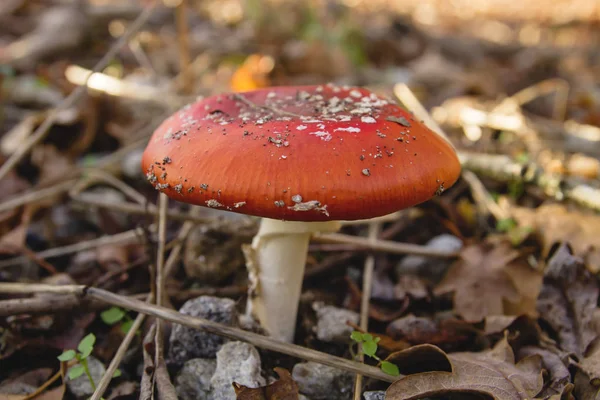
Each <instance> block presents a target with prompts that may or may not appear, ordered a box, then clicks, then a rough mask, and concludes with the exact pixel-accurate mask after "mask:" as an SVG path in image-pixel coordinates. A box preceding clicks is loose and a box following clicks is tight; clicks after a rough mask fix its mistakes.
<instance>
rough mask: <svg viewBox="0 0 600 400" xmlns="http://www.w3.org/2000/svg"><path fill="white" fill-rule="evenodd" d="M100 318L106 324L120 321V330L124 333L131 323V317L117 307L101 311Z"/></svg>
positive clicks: (127, 330)
mask: <svg viewBox="0 0 600 400" xmlns="http://www.w3.org/2000/svg"><path fill="white" fill-rule="evenodd" d="M100 318H102V321H104V323H105V324H107V325H114V324H116V323H118V322H122V324H121V332H123V333H124V334H127V332H129V330H130V329H131V326H132V325H133V318H131V317H130V316H129V314H127V313H126V312H125V310H123V309H122V308H119V307H111V308H109V309H108V310H104V311H102V312H101V313H100ZM138 333H139V332H138Z"/></svg>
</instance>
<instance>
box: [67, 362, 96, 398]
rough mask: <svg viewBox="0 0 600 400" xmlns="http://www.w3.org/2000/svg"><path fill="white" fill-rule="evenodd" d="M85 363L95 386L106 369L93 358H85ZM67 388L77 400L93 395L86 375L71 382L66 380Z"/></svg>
mask: <svg viewBox="0 0 600 400" xmlns="http://www.w3.org/2000/svg"><path fill="white" fill-rule="evenodd" d="M87 362H88V368H89V370H90V375H92V378H93V379H94V383H95V384H97V383H98V382H100V379H102V376H103V375H104V373H105V372H106V368H104V364H102V363H101V362H100V360H98V359H97V358H94V357H93V356H89V357H88V358H87ZM71 368H73V367H71ZM67 388H68V389H69V391H70V392H71V393H73V395H74V396H75V397H77V398H78V399H83V398H86V397H89V396H91V395H92V393H94V389H93V388H92V384H91V383H90V380H89V379H88V376H87V375H86V374H83V375H81V376H80V377H78V378H76V379H72V380H71V379H68V378H67Z"/></svg>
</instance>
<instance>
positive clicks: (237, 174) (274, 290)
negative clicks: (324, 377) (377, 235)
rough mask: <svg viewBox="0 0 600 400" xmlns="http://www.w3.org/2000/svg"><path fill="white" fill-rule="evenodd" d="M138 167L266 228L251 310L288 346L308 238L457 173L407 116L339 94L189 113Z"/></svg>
mask: <svg viewBox="0 0 600 400" xmlns="http://www.w3.org/2000/svg"><path fill="white" fill-rule="evenodd" d="M142 167H143V169H144V171H145V172H146V176H147V178H148V180H149V181H150V183H152V184H153V185H154V187H155V188H156V189H158V190H160V191H162V192H163V193H165V194H167V195H168V196H169V197H171V198H173V199H176V200H179V201H183V202H186V203H191V204H196V205H201V206H206V207H212V208H217V209H222V210H227V211H233V212H237V213H244V214H248V215H254V216H259V217H263V218H262V220H261V225H260V228H259V231H258V234H257V235H256V236H255V238H254V240H253V242H252V246H251V247H250V248H249V249H247V250H248V251H247V252H246V256H247V260H248V266H249V270H250V277H251V286H252V284H254V286H255V293H251V294H250V296H249V300H248V309H249V310H250V312H251V313H252V315H253V316H255V317H256V318H257V319H258V320H259V322H260V323H261V324H262V326H263V327H264V328H265V329H266V330H267V331H268V332H269V334H270V335H271V336H273V337H275V338H277V339H281V340H285V341H288V342H291V341H292V340H293V337H294V331H295V324H296V315H297V310H298V301H299V297H300V291H301V286H302V277H303V274H304V266H305V263H306V256H307V250H308V243H309V239H310V236H311V234H312V233H314V232H323V231H336V230H338V229H339V226H340V225H339V221H341V220H356V219H367V218H373V217H377V216H381V215H385V214H389V213H392V212H395V211H397V210H400V209H404V208H407V207H410V206H413V205H415V204H418V203H421V202H423V201H426V200H428V199H430V198H431V197H433V196H434V195H436V194H440V193H441V192H442V191H443V190H444V189H445V188H448V187H450V186H451V185H453V184H454V182H455V181H456V180H457V179H458V176H459V173H460V164H459V161H458V158H457V156H456V154H455V152H454V150H453V148H452V146H451V145H450V144H449V143H448V142H446V141H445V140H444V139H443V138H441V137H440V136H439V135H437V134H436V133H434V132H433V131H431V130H429V129H428V128H427V127H425V126H424V125H423V124H422V123H420V122H418V121H415V119H414V118H413V116H412V115H411V114H409V113H407V112H406V111H404V110H403V109H402V108H400V107H398V106H397V105H395V104H392V103H391V102H389V101H387V100H385V99H382V98H380V97H378V96H377V95H375V94H374V93H371V92H370V91H368V90H366V89H363V88H354V87H338V86H334V85H324V86H301V87H275V88H267V89H261V90H256V91H251V92H245V93H235V94H222V95H217V96H213V97H209V98H206V99H204V100H200V101H198V102H196V103H194V104H191V105H188V106H186V107H184V108H183V109H181V110H180V111H178V112H176V113H175V114H174V115H173V116H171V117H170V118H169V119H167V120H166V121H164V122H163V124H162V125H160V126H159V127H158V129H157V130H156V131H155V132H154V134H153V136H152V138H151V139H150V142H149V144H148V147H147V148H146V150H145V152H144V156H143V160H142ZM252 280H253V281H252Z"/></svg>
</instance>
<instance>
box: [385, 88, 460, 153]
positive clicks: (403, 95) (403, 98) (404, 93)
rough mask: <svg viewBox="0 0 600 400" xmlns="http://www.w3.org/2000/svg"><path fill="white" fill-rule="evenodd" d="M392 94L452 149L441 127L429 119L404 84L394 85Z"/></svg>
mask: <svg viewBox="0 0 600 400" xmlns="http://www.w3.org/2000/svg"><path fill="white" fill-rule="evenodd" d="M394 94H395V95H396V97H397V98H398V100H400V102H401V103H402V104H404V105H405V106H406V108H408V109H409V110H410V111H411V112H412V113H414V114H415V116H416V117H417V118H419V119H420V120H423V121H424V122H425V125H427V126H428V127H429V128H430V129H431V130H433V131H434V132H435V133H437V134H438V135H440V136H441V137H442V138H444V139H445V140H446V141H447V142H448V143H449V144H450V145H451V146H452V147H454V144H453V143H452V142H451V141H450V138H448V135H446V133H445V132H444V130H443V129H442V127H441V126H440V125H439V124H438V123H437V122H435V120H434V119H433V118H431V115H429V112H427V110H426V109H425V107H423V104H421V102H420V101H419V99H417V96H415V94H414V93H413V92H412V90H410V88H409V87H408V85H406V84H405V83H398V84H396V85H395V86H394Z"/></svg>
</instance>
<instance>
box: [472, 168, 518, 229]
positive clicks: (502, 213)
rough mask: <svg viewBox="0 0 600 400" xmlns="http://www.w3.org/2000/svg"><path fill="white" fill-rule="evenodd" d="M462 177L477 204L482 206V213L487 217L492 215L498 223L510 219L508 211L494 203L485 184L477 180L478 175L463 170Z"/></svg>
mask: <svg viewBox="0 0 600 400" xmlns="http://www.w3.org/2000/svg"><path fill="white" fill-rule="evenodd" d="M462 177H463V179H464V180H465V181H467V183H468V184H469V187H470V188H471V194H472V195H473V199H475V202H476V203H477V204H478V205H479V206H480V208H481V209H482V210H481V211H484V212H486V214H485V215H488V214H487V213H490V214H492V215H493V216H494V218H495V219H496V220H497V221H500V220H502V219H506V218H509V217H510V214H509V213H508V211H506V210H504V209H503V208H502V207H500V206H499V205H498V203H496V202H495V201H494V199H493V198H492V195H491V194H490V192H488V191H487V189H486V188H485V186H484V185H483V183H481V181H480V180H479V178H477V175H475V174H474V173H473V172H472V171H468V170H463V171H462ZM482 214H483V213H482Z"/></svg>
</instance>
